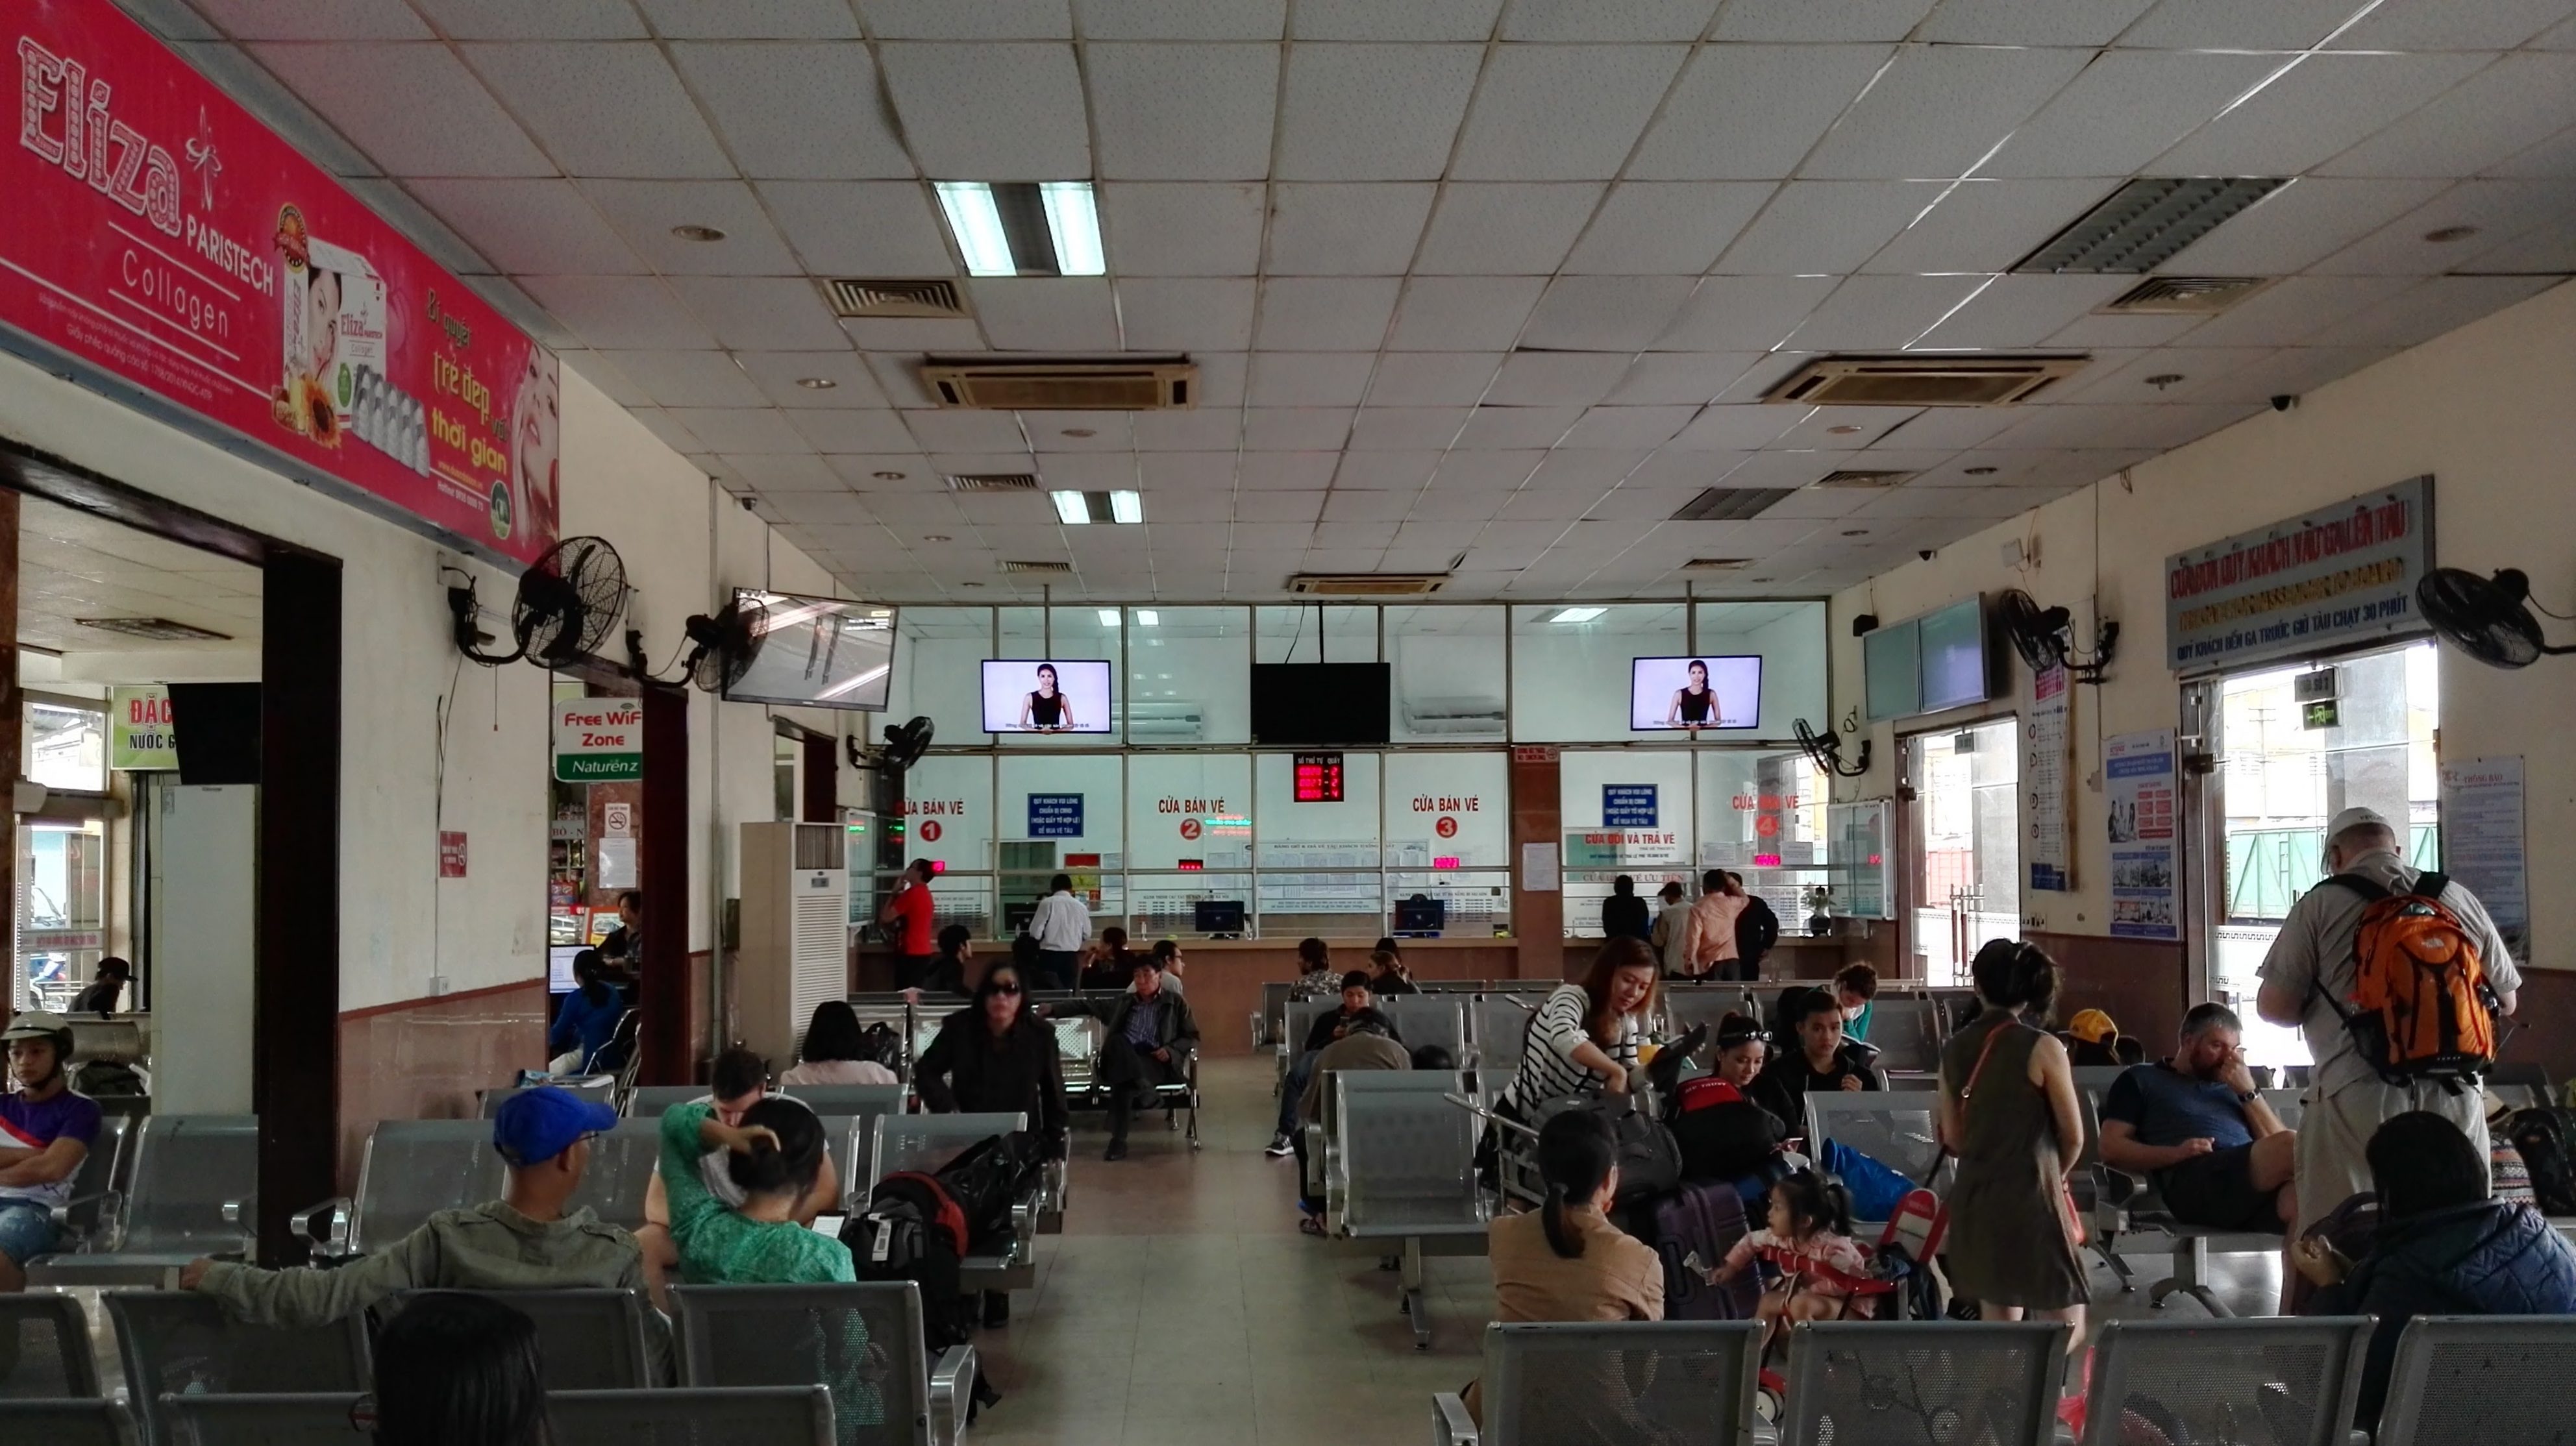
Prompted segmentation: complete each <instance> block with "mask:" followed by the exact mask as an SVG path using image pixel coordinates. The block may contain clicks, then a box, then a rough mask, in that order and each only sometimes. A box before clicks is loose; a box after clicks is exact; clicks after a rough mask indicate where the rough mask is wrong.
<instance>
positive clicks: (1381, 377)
mask: <svg viewBox="0 0 2576 1446" xmlns="http://www.w3.org/2000/svg"><path fill="white" fill-rule="evenodd" d="M1501 365H1502V358H1501V357H1500V356H1497V355H1496V354H1494V353H1492V352H1435V351H1400V352H1389V353H1387V355H1386V356H1385V358H1384V359H1383V360H1381V361H1380V362H1379V364H1378V368H1377V376H1376V379H1375V380H1373V381H1372V382H1371V383H1370V384H1369V394H1368V401H1369V404H1370V405H1371V406H1373V407H1463V406H1473V405H1475V404H1476V402H1477V401H1478V400H1479V399H1481V398H1482V397H1483V396H1484V395H1485V389H1486V388H1487V387H1488V386H1491V385H1492V384H1493V380H1494V373H1495V371H1496V370H1497V369H1499V368H1500V367H1501Z"/></svg>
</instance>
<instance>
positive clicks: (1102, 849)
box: [853, 601, 1827, 939]
mask: <svg viewBox="0 0 2576 1446" xmlns="http://www.w3.org/2000/svg"><path fill="white" fill-rule="evenodd" d="M899 626H900V629H901V638H900V641H899V643H898V646H897V650H896V658H895V674H894V678H893V682H892V688H891V697H890V699H889V703H888V713H887V718H888V720H889V721H899V720H902V719H906V718H910V717H913V716H916V715H919V716H926V717H928V718H930V719H931V721H932V723H933V725H934V727H935V729H936V738H935V741H934V743H933V746H932V748H931V750H930V752H929V753H928V755H927V756H925V757H924V758H923V759H922V760H921V761H920V762H919V763H917V764H915V765H914V766H913V767H912V769H911V770H910V771H909V773H908V775H907V777H906V780H905V787H904V793H905V803H904V816H903V817H902V819H901V820H899V821H898V822H896V823H895V824H894V826H893V827H891V828H889V830H888V831H889V833H890V834H891V835H892V837H893V838H894V839H895V840H897V841H898V842H897V843H896V844H895V845H893V846H892V847H890V848H889V850H888V851H886V852H885V853H881V854H880V855H879V856H878V857H879V864H880V867H879V874H880V877H879V880H878V887H877V889H876V890H875V891H874V892H875V894H876V896H877V897H879V898H881V897H882V896H883V892H884V890H885V888H886V887H887V885H888V882H889V880H890V878H891V875H892V872H893V871H894V870H895V869H896V868H898V867H899V866H900V865H899V863H898V862H897V860H899V859H908V858H928V859H931V860H933V861H934V862H935V863H936V864H938V865H939V867H940V869H941V873H940V875H939V877H938V878H937V879H936V880H935V881H934V883H933V886H932V893H933V898H934V899H935V900H936V902H937V906H938V907H937V914H938V918H939V921H940V923H941V924H943V925H945V924H948V923H951V922H955V923H963V924H966V925H967V926H969V927H970V928H972V929H973V930H974V931H975V933H976V935H977V937H979V938H987V939H990V938H995V937H1004V936H1007V934H1008V933H1009V932H1010V931H1011V930H1012V929H1013V927H1014V926H1015V925H1016V924H1017V923H1018V922H1019V921H1020V920H1022V919H1024V918H1025V917H1026V916H1027V913H1028V911H1029V910H1030V909H1031V908H1032V907H1034V905H1035V902H1036V900H1037V899H1038V898H1039V897H1040V896H1042V895H1043V894H1044V892H1045V890H1046V886H1047V884H1048V882H1049V881H1050V879H1051V878H1052V876H1053V875H1055V874H1057V873H1064V874H1067V875H1070V876H1071V877H1072V878H1073V880H1074V883H1075V886H1076V888H1077V889H1079V890H1081V891H1082V892H1083V893H1084V894H1086V895H1087V896H1090V897H1091V898H1092V899H1093V900H1094V904H1093V913H1094V916H1095V919H1096V921H1097V923H1098V924H1100V925H1102V926H1107V925H1110V924H1118V925H1120V926H1122V927H1124V928H1126V929H1127V930H1128V931H1129V932H1130V933H1131V934H1132V935H1134V936H1136V937H1138V938H1140V939H1142V938H1151V937H1155V936H1158V935H1163V934H1189V933H1195V932H1200V931H1199V930H1198V928H1197V927H1196V926H1197V923H1198V920H1197V917H1196V915H1197V909H1198V905H1200V904H1201V903H1219V904H1230V903H1240V904H1241V905H1242V906H1243V913H1244V917H1243V923H1242V932H1244V933H1245V934H1247V935H1255V936H1261V937H1270V938H1291V939H1293V938H1297V937H1301V936H1303V935H1306V934H1320V935H1331V936H1337V937H1345V938H1347V937H1350V936H1353V935H1375V934H1379V933H1383V932H1386V931H1387V930H1388V926H1389V924H1390V923H1391V922H1392V921H1393V918H1394V915H1395V913H1396V910H1397V909H1398V907H1399V906H1400V905H1401V904H1403V903H1404V902H1406V901H1407V900H1411V899H1414V898H1416V897H1417V896H1419V897H1422V898H1426V899H1432V900H1437V901H1439V902H1440V903H1441V904H1442V905H1444V906H1445V919H1444V921H1443V927H1444V929H1445V932H1447V933H1448V934H1450V935H1451V936H1453V937H1454V936H1466V935H1479V936H1481V935H1490V934H1493V933H1495V932H1498V931H1506V930H1508V928H1509V926H1510V923H1511V918H1510V909H1511V887H1510V877H1511V876H1510V863H1511V859H1510V828H1509V808H1510V800H1509V797H1508V776H1509V758H1510V745H1511V744H1513V743H1515V742H1543V743H1555V744H1558V745H1560V746H1562V747H1563V748H1564V753H1563V754H1562V759H1563V774H1562V779H1563V781H1562V794H1563V800H1564V828H1565V829H1566V831H1567V845H1568V848H1569V853H1568V855H1567V858H1566V860H1565V870H1566V872H1565V876H1564V887H1565V889H1566V892H1567V898H1566V913H1565V918H1566V928H1567V930H1568V932H1569V933H1574V934H1582V935H1597V934H1598V933H1599V932H1600V905H1599V900H1600V898H1601V897H1603V896H1606V895H1607V894H1608V893H1609V891H1610V882H1611V880H1612V879H1613V878H1614V877H1615V876H1616V875H1617V874H1619V873H1623V872H1624V873H1628V874H1631V875H1633V876H1634V877H1635V878H1636V879H1637V880H1638V887H1639V890H1640V892H1642V893H1646V894H1649V895H1651V894H1652V893H1653V892H1654V891H1655V889H1656V888H1658V887H1660V886H1661V885H1662V883H1663V882H1664V881H1665V879H1666V878H1667V877H1670V878H1685V877H1688V878H1691V879H1694V880H1695V878H1696V873H1697V870H1699V869H1701V868H1730V869H1735V870H1737V871H1738V872H1741V873H1743V874H1744V876H1745V879H1746V882H1747V885H1748V886H1749V887H1752V888H1753V889H1754V890H1755V891H1757V892H1759V893H1762V894H1764V895H1765V896H1766V897H1768V898H1770V900H1771V902H1772V905H1773V908H1774V909H1775V910H1776V911H1777V912H1778V913H1779V914H1780V916H1781V918H1782V919H1783V920H1784V921H1788V920H1793V919H1795V918H1798V917H1802V916H1803V912H1804V911H1803V907H1802V906H1801V905H1800V903H1799V892H1800V890H1801V889H1802V888H1803V887H1805V886H1807V885H1810V884H1815V883H1822V882H1824V881H1825V874H1824V866H1825V862H1826V857H1825V835H1826V829H1825V826H1824V815H1823V809H1824V802H1825V792H1826V790H1825V787H1824V781H1823V779H1822V778H1821V777H1820V776H1819V775H1817V774H1816V772H1815V770H1814V769H1813V768H1812V767H1811V766H1810V765H1809V764H1808V763H1807V761H1806V759H1805V758H1804V757H1803V756H1801V755H1800V754H1799V753H1798V752H1797V751H1796V749H1795V747H1794V746H1792V745H1790V744H1789V743H1788V739H1789V736H1790V734H1791V720H1793V719H1795V718H1801V717H1803V718H1807V719H1809V720H1811V721H1814V722H1818V723H1821V722H1822V721H1823V720H1824V719H1825V718H1826V716H1827V707H1826V701H1827V700H1826V696H1825V607H1824V604H1823V603H1822V602H1821V601H1802V602H1762V603H1699V604H1696V605H1691V604H1684V603H1679V602H1667V603H1642V604H1600V605H1592V604H1584V605H1552V606H1546V607H1526V606H1503V605H1496V604H1443V603H1412V604H1390V605H1386V606H1378V605H1374V604H1330V605H1326V606H1323V607H1312V606H1302V607H1301V606H1286V605H1269V604H1265V605H1259V606H1241V605H1237V606H1193V605H1175V606H1154V607H1127V608H1119V607H1102V606H1080V607H1074V606H1057V607H1052V608H1040V607H1028V606H1005V607H976V608H931V607H915V608H907V609H905V610H904V612H903V614H902V617H901V620H900V624H899ZM1699 653H1705V654H1707V655H1708V656H1710V657H1712V658H1718V657H1730V658H1758V659H1759V660H1760V667H1761V670H1762V672H1761V684H1760V698H1759V704H1758V709H1756V708H1754V707H1751V706H1747V707H1744V708H1742V709H1731V710H1730V712H1739V711H1740V712H1742V713H1743V714H1744V715H1745V716H1746V718H1748V719H1749V720H1750V721H1749V723H1748V725H1747V726H1741V727H1733V728H1727V729H1722V730H1721V729H1715V728H1711V729H1707V730H1704V731H1701V732H1698V733H1695V734H1694V733H1689V732H1685V731H1681V730H1673V729H1663V728H1654V729H1645V730H1639V729H1633V728H1632V727H1631V726H1630V725H1631V723H1632V722H1633V721H1635V720H1634V719H1633V718H1632V717H1631V709H1630V706H1629V694H1630V680H1631V675H1632V659H1634V658H1636V657H1640V656H1657V657H1677V658H1678V657H1682V656H1685V655H1693V654H1699ZM994 658H1000V659H1016V660H1037V659H1043V658H1053V659H1058V660H1068V661H1073V660H1079V661H1105V662H1107V663H1109V664H1110V673H1111V676H1112V677H1113V678H1114V679H1115V680H1116V687H1115V689H1114V692H1115V696H1114V698H1113V699H1112V700H1110V708H1109V710H1108V712H1107V714H1106V715H1105V716H1106V717H1107V719H1108V721H1109V724H1110V728H1109V731H1108V732H1107V733H1105V734H1051V735H1031V734H1017V733H1007V732H1006V733H1001V734H988V733H986V732H984V731H983V724H984V718H983V712H982V708H981V704H980V701H979V690H980V679H981V670H982V665H983V662H984V661H985V660H986V659H994ZM1380 661H1382V662H1384V663H1385V664H1386V665H1387V667H1388V670H1389V676H1390V689H1389V692H1390V699H1389V712H1390V716H1389V718H1388V722H1387V738H1388V742H1387V743H1386V744H1385V745H1383V746H1375V745H1372V746H1367V747H1357V746H1352V747H1344V748H1341V749H1338V750H1322V751H1333V752H1338V753H1339V754H1340V756H1341V771H1340V775H1339V793H1340V797H1339V798H1338V799H1332V800H1322V799H1313V798H1301V796H1300V793H1301V790H1300V789H1299V787H1298V780H1297V769H1296V762H1297V760H1296V757H1295V754H1296V753H1297V752H1301V751H1303V752H1314V751H1319V750H1297V749H1289V748H1284V747H1271V746H1263V745H1261V744H1258V743H1256V742H1255V741H1254V737H1253V732H1254V729H1253V719H1252V716H1251V708H1250V685H1251V671H1252V668H1253V667H1254V666H1255V665H1256V664H1277V663H1301V664H1302V663H1315V662H1329V663H1365V662H1380ZM1738 676H1740V675H1738ZM1076 701H1077V703H1078V702H1079V701H1080V700H1076ZM1605 787H1608V788H1611V789H1613V790H1615V791H1614V792H1612V793H1611V794H1609V795H1607V797H1609V798H1611V799H1612V800H1613V806H1612V807H1611V808H1610V809H1609V811H1607V812H1605V811H1604V807H1603V800H1604V798H1605V794H1604V791H1603V790H1604V788H1605ZM1641 789H1643V790H1644V791H1643V792H1641V791H1640V790H1641ZM1641 809H1644V810H1646V812H1641V811H1640V810H1641ZM1648 812H1651V814H1652V816H1653V820H1654V821H1653V823H1652V825H1651V826H1648V827H1639V826H1636V825H1637V821H1638V820H1640V819H1643V818H1645V817H1647V813H1648ZM1613 834H1615V835H1616V837H1615V838H1613V837H1610V836H1611V835H1613ZM1578 835H1581V836H1582V837H1578ZM1596 836H1597V837H1596ZM1587 839H1588V840H1589V842H1587ZM1578 848H1588V849H1589V850H1590V851H1591V852H1590V853H1589V855H1588V856H1587V857H1586V858H1582V859H1578V857H1577V856H1576V854H1575V853H1574V852H1573V850H1576V849H1578ZM1594 865H1598V867H1595V866H1594ZM1691 887H1692V888H1694V889H1695V888H1696V883H1695V882H1694V883H1692V884H1691ZM867 907H869V908H870V909H871V910H872V908H873V905H869V906H867ZM853 912H854V914H856V913H857V912H858V911H857V910H855V909H854V911H853Z"/></svg>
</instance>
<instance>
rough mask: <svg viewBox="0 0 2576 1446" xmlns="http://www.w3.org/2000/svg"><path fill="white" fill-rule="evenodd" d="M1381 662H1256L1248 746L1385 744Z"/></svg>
mask: <svg viewBox="0 0 2576 1446" xmlns="http://www.w3.org/2000/svg"><path fill="white" fill-rule="evenodd" d="M1389 678H1390V670H1389V668H1388V667H1387V665H1386V664H1384V663H1255V664H1253V665H1252V741H1253V742H1255V743H1260V744H1267V745H1270V746H1272V747H1278V746H1283V745H1284V746H1288V747H1305V746H1309V745H1313V746H1318V747H1326V748H1330V747H1335V746H1338V745H1344V744H1364V743H1384V742H1387V741H1388V738H1389V733H1390V727H1389V723H1388V717H1389V708H1388V698H1389V695H1390V691H1391V689H1390V684H1389Z"/></svg>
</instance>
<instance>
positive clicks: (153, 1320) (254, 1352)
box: [105, 1290, 372, 1446]
mask: <svg viewBox="0 0 2576 1446" xmlns="http://www.w3.org/2000/svg"><path fill="white" fill-rule="evenodd" d="M105 1299H106V1301H107V1314H108V1318H109V1319H110V1320H112V1321H114V1322H115V1323H116V1351H117V1356H118V1359H119V1360H120V1361H121V1362H122V1363H123V1364H124V1367H125V1389H126V1393H127V1397H128V1399H129V1400H130V1402H131V1403H132V1404H133V1407H134V1415H135V1421H136V1424H137V1426H138V1427H139V1428H140V1432H139V1434H140V1436H141V1438H142V1446H183V1443H187V1442H188V1440H189V1438H187V1437H185V1436H183V1435H179V1434H177V1433H176V1432H175V1430H174V1425H173V1419H172V1415H171V1406H172V1403H173V1402H176V1401H187V1400H196V1399H207V1398H213V1397H221V1396H237V1395H262V1394H271V1393H278V1392H312V1391H327V1392H333V1393H354V1392H358V1391H364V1390H367V1389H368V1388H369V1387H370V1386H371V1384H372V1381H371V1378H370V1376H369V1374H368V1357H367V1326H366V1321H365V1320H364V1319H363V1318H361V1317H359V1316H355V1315H352V1316H350V1317H348V1318H347V1319H345V1320H338V1321H333V1322H331V1323H329V1324H328V1325H319V1326H310V1327H304V1328H300V1329H282V1328H275V1327H269V1326H255V1325H248V1324H245V1323H243V1322H242V1321H240V1320H238V1319H236V1318H235V1317H234V1316H233V1314H232V1313H231V1312H230V1311H229V1310H227V1309H226V1308H225V1307H224V1304H223V1302H221V1301H219V1300H217V1299H215V1298H214V1297H213V1296H211V1295H200V1294H198V1293H196V1292H194V1291H161V1290H153V1291H110V1292H109V1293H108V1294H107V1295H106V1297H105ZM222 1439H229V1440H248V1439H273V1438H243V1437H232V1438H222Z"/></svg>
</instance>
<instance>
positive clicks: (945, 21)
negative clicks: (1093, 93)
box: [858, 0, 1073, 40]
mask: <svg viewBox="0 0 2576 1446" xmlns="http://www.w3.org/2000/svg"><path fill="white" fill-rule="evenodd" d="M858 5H859V15H860V16H861V18H863V19H865V20H866V21H867V23H868V32H869V33H870V34H872V35H874V36H875V37H876V38H878V39H879V40H1066V39H1070V38H1071V37H1072V35H1073V16H1072V12H1071V10H1070V8H1069V7H1068V4H1067V0H976V3H975V4H972V5H959V4H957V3H955V0H858Z"/></svg>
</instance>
